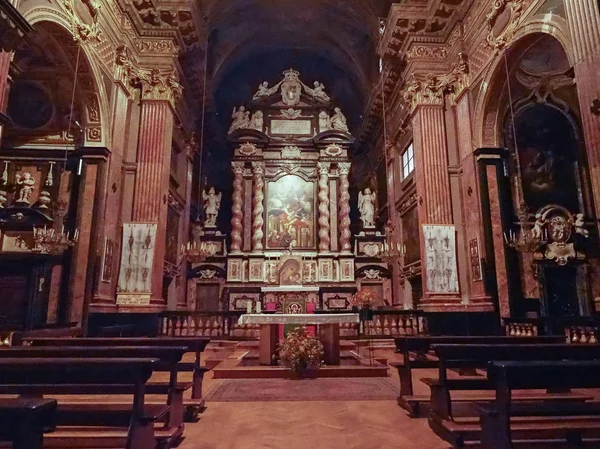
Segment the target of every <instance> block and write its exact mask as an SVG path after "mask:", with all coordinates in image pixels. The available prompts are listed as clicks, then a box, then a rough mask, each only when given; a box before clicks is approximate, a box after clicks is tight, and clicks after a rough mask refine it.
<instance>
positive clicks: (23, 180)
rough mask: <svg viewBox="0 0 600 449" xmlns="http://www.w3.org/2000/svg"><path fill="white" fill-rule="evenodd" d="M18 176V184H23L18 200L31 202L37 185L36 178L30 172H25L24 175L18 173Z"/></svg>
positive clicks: (19, 201) (26, 202)
mask: <svg viewBox="0 0 600 449" xmlns="http://www.w3.org/2000/svg"><path fill="white" fill-rule="evenodd" d="M16 178H17V185H19V186H21V190H20V191H19V199H18V200H17V201H16V202H17V203H25V204H29V200H30V199H31V194H32V192H33V189H34V186H35V179H34V178H33V176H31V174H30V173H28V172H24V173H23V175H21V174H18V173H17V176H16Z"/></svg>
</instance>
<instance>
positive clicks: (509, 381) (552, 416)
mask: <svg viewBox="0 0 600 449" xmlns="http://www.w3.org/2000/svg"><path fill="white" fill-rule="evenodd" d="M487 375H488V379H489V380H490V382H492V383H493V384H494V387H495V391H496V396H495V400H494V402H492V403H490V404H486V405H482V406H480V424H481V429H482V433H481V445H482V447H483V448H484V449H514V448H517V447H523V448H525V447H527V448H533V447H542V445H543V447H557V448H559V447H560V448H563V447H577V448H597V447H600V404H599V403H582V404H568V405H567V406H563V407H560V408H556V407H555V408H551V407H548V406H547V404H542V405H543V406H542V407H536V406H534V405H532V406H526V407H523V405H522V404H519V403H517V402H515V401H514V400H513V392H514V391H515V390H521V389H539V388H546V389H557V388H561V389H570V388H599V387H600V360H587V361H581V360H561V361H510V362H490V364H489V366H488V370H487Z"/></svg>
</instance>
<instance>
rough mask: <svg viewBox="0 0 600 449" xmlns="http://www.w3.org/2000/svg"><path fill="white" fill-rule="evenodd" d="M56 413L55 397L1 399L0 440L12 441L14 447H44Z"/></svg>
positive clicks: (35, 448)
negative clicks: (46, 433) (45, 435)
mask: <svg viewBox="0 0 600 449" xmlns="http://www.w3.org/2000/svg"><path fill="white" fill-rule="evenodd" d="M55 413H56V400H54V399H34V398H15V399H0V441H10V442H12V448H13V449H42V447H43V440H44V436H43V434H44V431H49V430H53V429H54V422H55Z"/></svg>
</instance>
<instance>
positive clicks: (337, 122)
mask: <svg viewBox="0 0 600 449" xmlns="http://www.w3.org/2000/svg"><path fill="white" fill-rule="evenodd" d="M333 112H334V114H333V116H332V117H331V128H332V129H335V130H336V131H344V132H348V123H347V122H346V116H345V115H344V114H342V110H341V109H340V108H335V109H334V110H333Z"/></svg>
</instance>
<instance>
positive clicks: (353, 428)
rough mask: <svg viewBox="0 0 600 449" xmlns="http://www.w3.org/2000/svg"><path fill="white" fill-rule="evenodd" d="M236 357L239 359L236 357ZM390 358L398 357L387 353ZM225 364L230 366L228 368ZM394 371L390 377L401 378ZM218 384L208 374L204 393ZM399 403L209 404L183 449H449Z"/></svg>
mask: <svg viewBox="0 0 600 449" xmlns="http://www.w3.org/2000/svg"><path fill="white" fill-rule="evenodd" d="M232 355H235V354H232ZM388 355H389V357H390V358H393V357H394V356H395V355H394V354H393V352H392V351H390V352H389V353H388ZM225 363H226V362H225ZM394 371H395V370H390V377H391V378H392V379H393V380H394V381H395V382H397V381H398V377H397V374H396V373H395V372H394ZM214 382H215V381H214V380H212V379H211V376H210V374H209V375H208V376H207V378H206V380H205V385H204V387H205V391H206V390H207V389H209V388H211V386H212V385H213V383H214ZM448 447H449V445H448V443H445V442H443V441H442V440H440V439H439V438H437V437H436V436H435V435H434V434H433V432H432V431H431V430H430V429H429V425H428V424H427V419H411V418H409V417H408V416H407V415H406V412H405V411H404V410H402V409H401V408H400V407H399V406H398V404H397V403H396V401H394V400H389V401H355V402H347V401H331V402H325V401H311V402H209V403H208V404H207V409H206V410H205V411H204V413H202V414H201V415H200V421H199V422H197V423H193V424H190V423H188V424H186V427H185V440H184V441H183V442H182V443H181V445H180V446H179V449H267V448H269V449H306V448H309V449H338V448H342V449H396V448H397V449H446V448H448Z"/></svg>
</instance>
